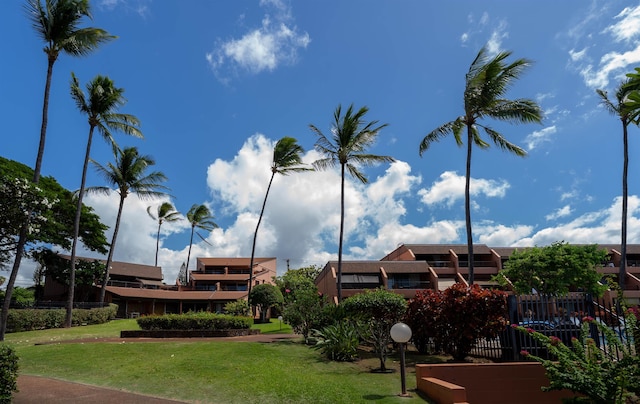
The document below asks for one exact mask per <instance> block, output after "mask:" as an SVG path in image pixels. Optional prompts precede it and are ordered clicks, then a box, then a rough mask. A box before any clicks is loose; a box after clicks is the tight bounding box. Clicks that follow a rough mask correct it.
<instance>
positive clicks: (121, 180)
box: [88, 147, 168, 303]
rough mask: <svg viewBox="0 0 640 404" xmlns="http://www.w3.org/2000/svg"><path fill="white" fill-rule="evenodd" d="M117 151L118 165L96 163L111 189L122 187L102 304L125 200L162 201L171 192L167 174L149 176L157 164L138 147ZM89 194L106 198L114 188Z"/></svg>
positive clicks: (115, 153)
mask: <svg viewBox="0 0 640 404" xmlns="http://www.w3.org/2000/svg"><path fill="white" fill-rule="evenodd" d="M113 151H114V158H115V164H113V163H109V164H108V165H107V166H106V167H104V166H102V165H100V164H98V163H96V162H94V164H95V166H96V171H97V172H98V174H100V175H101V176H102V177H103V178H104V179H105V180H106V181H107V183H108V184H109V185H110V186H114V187H118V193H119V194H120V203H119V205H118V214H117V216H116V225H115V227H114V229H113V237H112V239H111V248H109V255H108V256H107V263H106V268H105V273H104V278H103V280H102V289H101V290H100V303H103V302H104V295H105V291H106V287H107V282H108V280H109V269H110V268H111V262H112V260H113V252H114V250H115V248H116V239H117V237H118V230H119V228H120V219H121V217H122V208H123V207H124V200H125V199H126V198H127V196H129V195H130V194H136V195H138V197H139V198H140V199H148V198H158V197H161V196H165V195H166V193H165V192H164V191H166V190H168V188H167V187H166V186H164V185H162V183H163V182H164V181H166V180H167V177H165V175H164V174H163V173H161V172H159V171H152V172H147V169H148V168H149V167H150V166H152V165H154V164H155V161H154V160H153V158H152V157H150V156H143V155H140V154H139V153H138V149H137V148H136V147H127V148H125V149H124V150H122V151H121V150H120V149H118V148H116V147H114V149H113ZM88 190H89V191H91V192H101V193H105V194H109V193H110V192H111V188H108V187H92V188H89V189H88Z"/></svg>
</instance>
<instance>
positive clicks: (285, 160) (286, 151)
mask: <svg viewBox="0 0 640 404" xmlns="http://www.w3.org/2000/svg"><path fill="white" fill-rule="evenodd" d="M302 153H304V149H303V148H302V146H300V145H298V143H297V140H296V139H295V138H292V137H288V136H285V137H283V138H282V139H280V140H278V142H277V143H276V145H275V147H274V148H273V161H272V163H271V178H270V179H269V185H268V186H267V192H266V193H265V195H264V201H263V202H262V210H260V218H258V224H257V225H256V231H255V233H253V245H252V247H251V262H250V263H249V294H251V284H252V283H253V259H254V257H255V252H256V239H257V237H258V228H259V227H260V222H262V215H263V214H264V208H265V206H266V205H267V197H268V196H269V190H270V189H271V184H272V183H273V178H274V177H275V176H276V174H281V175H289V173H292V172H301V171H313V169H312V168H308V167H302V166H301V164H302Z"/></svg>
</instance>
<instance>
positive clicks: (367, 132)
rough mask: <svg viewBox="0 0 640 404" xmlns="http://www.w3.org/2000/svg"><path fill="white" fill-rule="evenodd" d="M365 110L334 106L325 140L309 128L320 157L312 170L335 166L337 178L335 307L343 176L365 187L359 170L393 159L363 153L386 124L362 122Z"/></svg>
mask: <svg viewBox="0 0 640 404" xmlns="http://www.w3.org/2000/svg"><path fill="white" fill-rule="evenodd" d="M368 111H369V109H368V108H367V107H362V108H360V109H359V110H358V111H357V112H354V109H353V104H351V105H350V106H349V108H347V111H346V112H345V113H344V115H343V114H342V107H341V106H340V105H338V107H337V108H336V110H335V112H334V113H333V124H332V128H331V136H325V135H324V133H322V131H321V130H320V129H318V128H317V127H316V126H314V125H309V127H310V128H311V130H312V132H313V133H314V134H315V135H316V136H317V137H318V139H317V140H316V143H315V146H314V147H315V149H316V150H317V151H318V152H319V153H320V154H322V155H323V156H324V157H323V158H321V159H319V160H316V161H315V162H314V163H313V166H314V167H315V168H316V169H318V170H325V169H327V168H332V167H336V166H339V167H340V175H341V185H340V239H339V244H338V275H337V276H338V285H337V286H338V303H340V302H341V301H342V245H343V241H344V181H345V174H346V172H347V171H348V172H349V174H350V175H351V176H352V177H354V178H356V179H357V180H359V181H360V182H362V183H363V184H366V183H367V182H368V180H367V177H365V175H364V174H363V173H362V172H361V171H360V167H361V166H369V165H373V164H376V163H381V162H393V161H394V159H393V157H389V156H379V155H375V154H369V153H367V152H366V150H367V148H369V147H370V146H372V145H373V144H374V143H375V141H376V139H377V137H378V133H379V132H380V130H382V128H384V127H386V126H387V124H383V125H379V126H377V125H378V121H371V122H365V121H364V116H365V115H366V114H367V112H368Z"/></svg>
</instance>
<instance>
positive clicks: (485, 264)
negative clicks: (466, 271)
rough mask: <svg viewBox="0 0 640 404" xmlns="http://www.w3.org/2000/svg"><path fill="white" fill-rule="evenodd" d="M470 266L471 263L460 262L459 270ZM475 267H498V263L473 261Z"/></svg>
mask: <svg viewBox="0 0 640 404" xmlns="http://www.w3.org/2000/svg"><path fill="white" fill-rule="evenodd" d="M468 266H469V261H458V268H466V267H468ZM473 266H474V267H493V268H495V267H496V263H495V262H494V261H479V260H474V261H473Z"/></svg>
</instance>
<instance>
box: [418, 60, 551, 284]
mask: <svg viewBox="0 0 640 404" xmlns="http://www.w3.org/2000/svg"><path fill="white" fill-rule="evenodd" d="M509 56H511V52H500V53H498V54H497V55H495V56H494V57H492V58H489V55H488V54H487V50H486V48H482V49H481V50H480V52H478V55H477V56H476V58H475V59H474V61H473V63H471V67H470V68H469V72H468V73H467V75H466V86H465V90H464V115H462V116H459V117H458V118H456V119H455V120H453V121H451V122H447V123H445V124H444V125H442V126H440V127H438V128H436V129H435V130H433V131H432V132H431V133H429V134H428V135H427V136H425V137H424V139H422V142H421V143H420V156H422V154H423V153H424V152H425V151H426V150H427V149H428V148H429V147H430V146H431V144H432V143H433V142H436V141H439V140H441V139H442V138H444V137H445V136H447V135H449V134H453V136H454V138H455V140H456V143H457V144H458V146H462V145H463V144H464V141H463V140H462V130H463V128H465V127H466V129H467V167H466V182H465V189H464V204H465V221H466V227H467V246H468V249H469V251H468V254H469V264H468V266H469V283H470V284H473V282H474V276H473V265H474V262H473V237H472V232H471V207H470V197H469V188H470V182H471V151H472V146H473V145H476V146H477V147H479V148H481V149H486V148H488V147H489V143H487V142H486V141H484V140H483V139H482V138H481V137H480V132H479V130H478V128H482V129H484V131H485V133H486V134H487V135H488V136H489V138H490V139H491V141H492V142H493V143H494V144H495V145H496V146H498V147H499V148H500V149H502V150H505V151H508V152H511V153H513V154H515V155H517V156H525V155H526V154H527V153H526V152H525V151H524V150H523V149H522V148H520V147H518V146H516V145H515V144H513V143H511V142H509V141H508V140H507V139H505V138H504V136H503V135H502V134H500V133H499V132H497V131H495V130H494V129H492V128H490V127H489V126H486V125H482V124H480V123H479V121H480V120H481V119H482V118H486V117H489V118H494V119H497V120H500V121H507V122H511V123H530V122H535V123H540V122H541V121H542V111H541V109H540V107H539V106H538V104H537V103H536V102H535V101H533V100H529V99H516V100H508V99H505V98H503V97H504V95H505V93H506V92H507V90H508V89H509V87H511V85H512V84H513V82H514V81H515V80H517V79H518V78H519V77H520V75H521V74H522V72H523V71H524V70H525V69H526V68H527V67H529V66H530V65H531V62H530V61H529V60H526V59H518V60H516V61H515V62H513V63H511V64H506V59H507V58H508V57H509Z"/></svg>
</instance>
